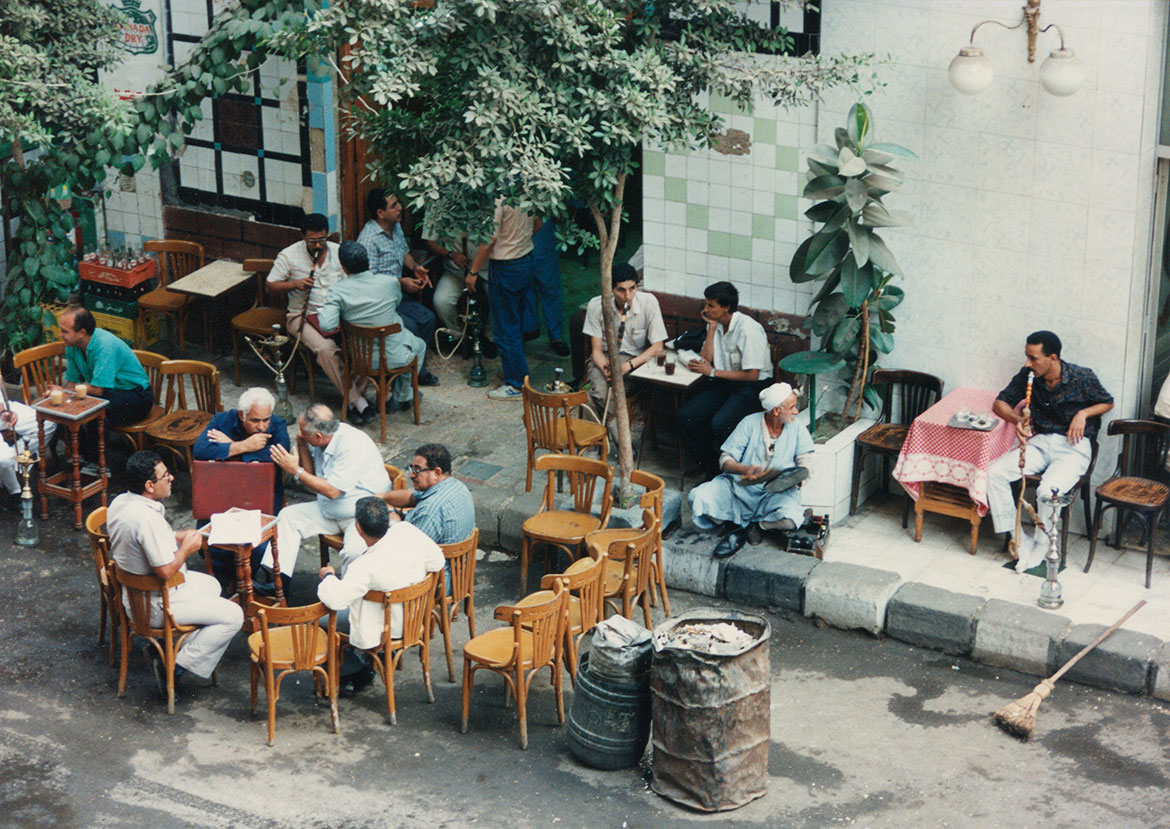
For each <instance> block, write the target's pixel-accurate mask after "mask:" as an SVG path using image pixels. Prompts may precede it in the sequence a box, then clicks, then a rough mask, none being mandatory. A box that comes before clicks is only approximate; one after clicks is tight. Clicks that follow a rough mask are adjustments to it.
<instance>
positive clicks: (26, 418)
mask: <svg viewBox="0 0 1170 829" xmlns="http://www.w3.org/2000/svg"><path fill="white" fill-rule="evenodd" d="M9 405H10V406H11V407H12V411H13V412H14V413H15V414H16V442H17V444H18V445H19V444H21V443H27V444H28V445H29V446H36V447H37V451H38V452H43V451H44V448H43V447H40V446H39V445H38V443H37V441H38V440H39V435H38V434H37V412H36V409H34V408H33V407H32V406H26V405H24V404H23V403H19V402H17V401H15V400H12V401H9ZM56 431H57V424H56V423H51V422H49V421H46V422H45V443H46V444H49V443H52V442H53V434H54V433H55V432H56ZM17 448H18V447H17V446H9V445H8V444H7V443H6V442H5V441H4V440H3V439H0V486H3V487H4V488H5V489H7V490H8V491H9V492H11V493H12V494H13V495H19V494H20V477H19V476H18V475H17V473H16V452H17ZM33 489H34V492H35V491H36V488H35V485H34V488H33Z"/></svg>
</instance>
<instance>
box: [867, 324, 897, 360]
mask: <svg viewBox="0 0 1170 829" xmlns="http://www.w3.org/2000/svg"><path fill="white" fill-rule="evenodd" d="M869 343H870V345H872V346H873V347H874V348H876V349H877V350H878V351H880V352H881V353H882V354H889V353H890V352H891V351H893V350H894V338H893V337H892V336H890V335H889V334H887V333H886V332H884V331H882V330H881V328H878V327H875V326H872V325H871V326H870V327H869Z"/></svg>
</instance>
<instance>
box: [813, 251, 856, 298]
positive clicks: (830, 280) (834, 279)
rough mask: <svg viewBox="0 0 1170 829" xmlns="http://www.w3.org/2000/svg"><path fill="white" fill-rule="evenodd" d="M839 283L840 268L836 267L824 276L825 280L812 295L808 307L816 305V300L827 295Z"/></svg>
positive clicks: (835, 288)
mask: <svg viewBox="0 0 1170 829" xmlns="http://www.w3.org/2000/svg"><path fill="white" fill-rule="evenodd" d="M847 261H848V260H847ZM840 284H841V269H840V268H836V269H834V270H833V272H832V273H830V274H829V275H828V276H826V277H825V281H824V283H823V284H822V285H821V289H820V290H819V291H817V295H816V296H814V297H813V299H812V302H811V303H809V307H812V306H813V305H816V304H817V303H818V302H820V301H821V300H822V299H824V298H825V297H827V296H828V295H829V294H831V293H833V291H835V290H837V286H838V285H840Z"/></svg>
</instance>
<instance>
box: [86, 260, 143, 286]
mask: <svg viewBox="0 0 1170 829" xmlns="http://www.w3.org/2000/svg"><path fill="white" fill-rule="evenodd" d="M77 271H78V273H79V274H80V276H81V278H82V279H86V280H89V281H90V282H104V283H105V284H107V285H117V286H118V287H119V288H133V287H134V286H135V285H137V284H139V283H141V282H145V281H146V280H148V279H154V277H155V275H156V274H157V272H158V263H157V262H156V261H155V260H153V259H149V260H147V261H146V262H143V263H142V264H141V265H139V266H138V267H136V268H132V269H130V270H122V269H121V268H111V267H109V266H108V265H99V264H98V263H97V262H84V261H83V262H79V263H78V264H77Z"/></svg>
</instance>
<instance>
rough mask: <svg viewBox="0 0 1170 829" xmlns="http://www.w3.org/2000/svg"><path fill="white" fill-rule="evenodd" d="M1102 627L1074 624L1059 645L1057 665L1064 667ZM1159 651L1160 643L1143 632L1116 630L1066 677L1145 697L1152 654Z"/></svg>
mask: <svg viewBox="0 0 1170 829" xmlns="http://www.w3.org/2000/svg"><path fill="white" fill-rule="evenodd" d="M1105 627H1106V626H1105V625H1073V626H1072V627H1071V628H1069V630H1068V632H1067V633H1066V634H1065V636H1064V639H1063V640H1062V641H1061V643H1060V654H1059V657H1058V658H1057V663H1058V664H1060V665H1063V664H1064V663H1065V662H1066V661H1068V660H1069V659H1071V658H1072V657H1073V656H1075V655H1076V653H1077V651H1079V650H1080V649H1081V648H1083V647H1084V646H1085V645H1087V644H1089V643H1090V642H1092V641H1093V640H1094V639H1096V638H1097V637H1098V636H1100V635H1101V632H1102V631H1104V630H1105ZM1161 649H1162V640H1161V639H1158V638H1157V637H1156V636H1150V635H1149V634H1145V633H1134V632H1133V631H1130V630H1119V631H1117V633H1115V634H1113V635H1112V636H1110V637H1109V638H1108V639H1106V640H1105V641H1104V642H1102V643H1101V644H1100V645H1098V646H1097V647H1096V648H1095V649H1094V650H1093V651H1092V652H1090V653H1089V654H1088V655H1087V656H1085V658H1084V659H1082V660H1081V661H1080V662H1078V663H1077V664H1076V665H1074V666H1073V667H1072V669H1071V670H1070V671H1069V672H1068V673H1067V674H1065V676H1066V677H1068V678H1069V679H1071V680H1073V681H1074V682H1080V683H1081V684H1083V685H1092V686H1093V687H1094V688H1105V689H1108V690H1111V691H1124V692H1126V693H1128V694H1144V693H1146V692H1147V691H1148V690H1149V683H1150V674H1151V667H1152V665H1153V662H1154V654H1155V652H1156V651H1160V650H1161Z"/></svg>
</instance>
